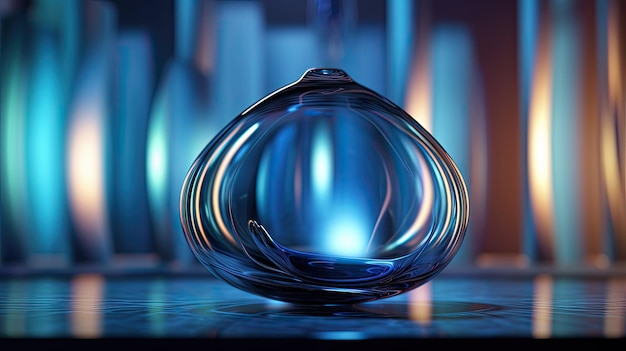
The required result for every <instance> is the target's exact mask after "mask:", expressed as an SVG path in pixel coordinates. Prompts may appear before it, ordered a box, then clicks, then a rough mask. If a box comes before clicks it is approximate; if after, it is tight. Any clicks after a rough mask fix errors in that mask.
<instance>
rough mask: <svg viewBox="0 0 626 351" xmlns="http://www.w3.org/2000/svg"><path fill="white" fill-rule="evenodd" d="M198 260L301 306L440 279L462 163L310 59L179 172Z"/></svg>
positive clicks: (238, 282)
mask: <svg viewBox="0 0 626 351" xmlns="http://www.w3.org/2000/svg"><path fill="white" fill-rule="evenodd" d="M180 200H181V201H180V211H181V213H180V214H181V222H182V226H183V228H184V232H185V236H186V239H187V241H188V243H189V245H190V247H191V249H192V251H193V252H194V254H195V256H196V257H197V259H198V260H199V261H200V262H201V263H202V264H203V265H204V266H205V267H206V268H207V269H208V270H209V271H210V272H212V273H213V274H214V275H215V276H216V277H218V278H221V279H223V280H224V281H226V282H228V283H229V284H231V285H233V286H235V287H237V288H240V289H242V290H244V291H248V292H250V293H254V294H257V295H261V296H264V297H268V298H271V299H276V300H281V301H286V302H291V303H296V304H354V303H360V302H366V301H373V300H376V299H381V298H387V297H391V296H395V295H398V294H401V293H403V292H406V291H409V290H411V289H414V288H416V287H418V286H420V285H422V284H424V283H425V282H427V281H429V280H430V279H432V278H433V277H434V276H435V275H436V274H437V273H439V272H441V270H442V269H444V268H445V267H446V265H447V264H448V263H449V262H450V260H451V259H452V258H453V257H454V255H455V254H456V252H457V251H458V249H459V246H460V245H461V242H462V241H463V237H464V235H465V230H466V228H467V224H468V216H469V200H468V194H467V190H466V187H465V184H464V182H463V178H462V176H461V174H460V173H459V171H458V169H457V167H456V166H455V164H454V162H453V161H452V159H451V158H450V156H449V155H448V154H447V153H446V151H445V150H444V149H443V148H442V147H441V145H440V144H439V143H438V142H437V141H436V140H435V139H434V138H433V137H432V136H431V135H430V134H429V133H428V132H427V131H426V130H425V129H424V128H423V127H422V126H421V125H420V124H418V123H417V122H416V121H415V120H414V119H413V118H412V117H411V116H409V115H408V114H407V113H406V112H405V111H403V110H402V109H401V108H399V107H398V106H396V105H394V104H393V103H392V102H390V101H389V100H388V99H386V98H384V97H382V96H380V95H379V94H377V93H376V92H374V91H372V90H370V89H368V88H366V87H364V86H362V85H360V84H358V83H356V82H355V81H354V80H353V79H352V78H350V77H349V76H348V75H347V74H346V73H345V72H343V71H341V70H338V69H311V70H308V71H307V72H306V73H305V74H304V75H303V76H302V77H301V78H300V79H299V80H298V81H296V82H295V83H292V84H291V85H288V86H286V87H284V88H282V89H279V90H277V91H275V92H273V93H271V94H270V95H268V96H267V97H265V98H263V99H261V100H260V101H258V102H257V103H256V104H254V105H253V106H252V107H250V108H248V109H247V110H245V111H244V112H243V113H241V114H240V115H239V116H237V117H236V118H235V119H234V120H233V121H232V122H230V123H229V124H228V125H227V126H226V127H225V128H224V129H222V130H221V131H220V132H219V133H218V135H217V136H216V137H215V138H214V139H213V140H212V141H211V142H210V143H209V144H208V145H207V146H206V147H205V149H204V150H203V151H202V152H201V153H200V155H199V156H198V158H197V159H196V161H195V162H194V164H193V165H192V166H191V169H190V170H189V172H188V174H187V177H186V179H185V182H184V184H183V188H182V192H181V199H180Z"/></svg>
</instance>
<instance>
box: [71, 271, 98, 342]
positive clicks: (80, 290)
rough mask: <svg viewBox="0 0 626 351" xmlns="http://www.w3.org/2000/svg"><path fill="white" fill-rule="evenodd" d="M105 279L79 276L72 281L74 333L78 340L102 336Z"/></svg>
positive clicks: (90, 275)
mask: <svg viewBox="0 0 626 351" xmlns="http://www.w3.org/2000/svg"><path fill="white" fill-rule="evenodd" d="M103 291H104V279H103V278H102V277H101V276H99V275H96V274H85V275H79V276H76V278H74V280H73V281H72V324H71V325H72V333H73V335H74V336H75V337H77V338H98V337H100V336H101V335H102V322H101V317H102V316H101V315H102V313H101V302H102V297H103V296H102V295H103Z"/></svg>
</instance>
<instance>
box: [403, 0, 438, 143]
mask: <svg viewBox="0 0 626 351" xmlns="http://www.w3.org/2000/svg"><path fill="white" fill-rule="evenodd" d="M425 12H426V11H424V13H425ZM429 38H430V30H429V23H428V21H427V19H426V17H425V16H422V17H421V18H420V26H419V32H418V36H417V48H416V55H415V58H414V60H413V64H412V67H411V74H410V77H409V82H408V88H407V96H406V108H405V110H406V112H407V113H408V114H409V115H411V116H412V117H413V118H414V119H415V120H416V121H417V122H418V123H419V124H421V125H422V127H424V128H425V129H426V130H427V131H429V132H432V82H431V65H430V39H429Z"/></svg>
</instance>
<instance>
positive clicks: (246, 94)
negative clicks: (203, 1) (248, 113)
mask: <svg viewBox="0 0 626 351" xmlns="http://www.w3.org/2000/svg"><path fill="white" fill-rule="evenodd" d="M216 11H217V13H216V20H217V28H219V30H218V32H217V42H216V45H217V48H216V50H217V53H216V54H217V56H216V66H215V80H214V81H213V86H212V89H213V95H212V101H214V102H215V110H214V114H213V115H212V116H211V125H212V126H213V127H214V128H218V129H221V128H222V127H224V126H225V125H226V123H228V122H229V121H230V120H232V119H233V118H235V116H237V115H238V114H239V113H241V112H243V111H244V110H245V109H246V108H248V107H249V106H250V105H252V104H253V103H255V102H256V101H257V100H259V99H260V98H262V97H263V96H264V95H265V89H264V81H263V77H264V76H265V72H264V71H263V70H264V68H265V62H264V59H265V57H266V56H265V47H264V46H263V43H264V41H265V24H264V19H263V6H262V3H261V2H260V1H221V2H218V3H217V4H216Z"/></svg>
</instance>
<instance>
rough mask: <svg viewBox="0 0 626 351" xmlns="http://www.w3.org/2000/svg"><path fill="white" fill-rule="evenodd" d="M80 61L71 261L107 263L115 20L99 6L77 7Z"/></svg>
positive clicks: (70, 171) (73, 126)
mask: <svg viewBox="0 0 626 351" xmlns="http://www.w3.org/2000/svg"><path fill="white" fill-rule="evenodd" d="M79 15H80V22H79V23H80V27H79V30H80V32H81V40H80V44H79V48H80V49H79V52H80V56H79V62H78V67H77V73H76V77H75V81H74V86H73V89H72V93H71V99H70V110H69V117H68V118H69V126H68V136H67V144H66V152H67V155H66V157H67V161H66V167H67V169H66V172H67V182H68V198H69V203H70V211H71V218H72V224H73V227H74V230H73V234H74V235H73V238H72V244H73V259H74V260H75V261H76V262H81V263H83V262H85V263H90V264H106V263H108V262H109V260H110V258H111V253H112V247H111V246H112V242H111V241H112V239H111V233H110V225H109V213H108V211H107V210H108V203H109V201H110V197H111V191H110V190H111V186H112V184H111V179H112V176H113V174H112V172H113V171H112V167H111V162H112V158H113V155H112V143H111V138H112V136H111V135H112V130H111V125H110V121H111V116H112V114H113V113H114V109H113V107H112V106H113V100H112V99H113V95H112V94H113V89H114V85H113V77H114V65H113V64H114V57H115V56H114V55H115V49H116V46H115V38H116V35H117V28H116V27H117V18H116V9H115V7H114V6H113V5H112V4H110V3H107V2H102V1H84V2H81V3H80V12H79Z"/></svg>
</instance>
